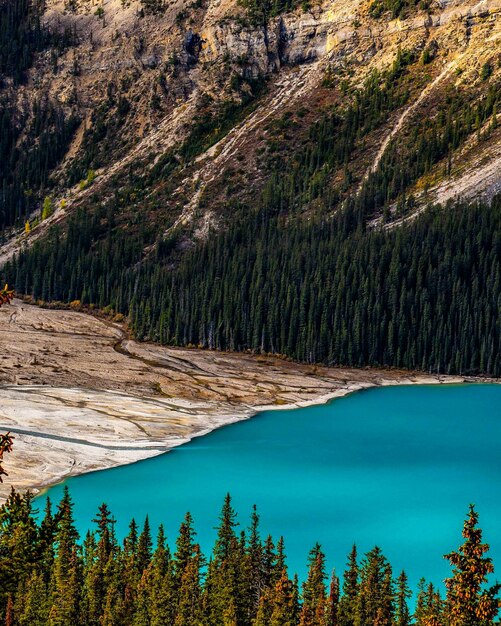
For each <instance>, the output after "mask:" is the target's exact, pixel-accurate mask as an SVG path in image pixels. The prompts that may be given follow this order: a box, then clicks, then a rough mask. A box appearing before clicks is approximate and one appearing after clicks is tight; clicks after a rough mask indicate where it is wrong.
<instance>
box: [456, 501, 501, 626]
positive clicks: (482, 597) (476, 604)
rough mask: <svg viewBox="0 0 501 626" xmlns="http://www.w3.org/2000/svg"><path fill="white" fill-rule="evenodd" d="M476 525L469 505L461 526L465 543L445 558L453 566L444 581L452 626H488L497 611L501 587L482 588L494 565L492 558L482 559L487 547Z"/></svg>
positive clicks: (474, 515) (472, 509)
mask: <svg viewBox="0 0 501 626" xmlns="http://www.w3.org/2000/svg"><path fill="white" fill-rule="evenodd" d="M477 524H478V513H477V512H476V510H475V507H474V506H473V505H470V509H469V513H468V517H467V518H466V521H465V523H464V526H463V537H464V539H465V541H464V543H463V544H462V545H461V546H460V547H459V549H458V551H457V552H451V553H449V554H447V555H446V556H445V558H446V559H448V560H449V561H450V563H451V565H452V567H453V570H452V577H451V578H448V579H447V580H446V587H447V612H448V615H449V623H450V625H451V626H490V625H491V624H493V623H494V618H495V617H496V615H497V614H498V611H499V599H498V593H499V590H500V589H501V585H499V584H495V585H492V586H491V587H486V586H485V584H486V583H487V577H488V575H489V574H492V573H493V572H494V566H493V564H492V560H491V558H490V557H487V556H484V555H485V554H486V553H487V552H488V550H489V546H488V544H486V543H483V542H482V530H481V529H480V528H479V527H478V526H477Z"/></svg>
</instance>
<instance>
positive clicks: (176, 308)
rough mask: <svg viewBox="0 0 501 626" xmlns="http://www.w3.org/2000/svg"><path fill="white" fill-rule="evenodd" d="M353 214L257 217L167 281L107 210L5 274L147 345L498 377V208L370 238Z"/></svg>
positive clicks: (185, 261) (197, 252) (433, 216)
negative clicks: (116, 323) (97, 315)
mask: <svg viewBox="0 0 501 626" xmlns="http://www.w3.org/2000/svg"><path fill="white" fill-rule="evenodd" d="M356 213H357V211H356V209H353V210H348V211H346V212H345V213H343V214H342V215H339V216H337V217H335V218H332V219H330V220H325V219H319V220H316V221H313V222H312V221H309V222H304V221H301V220H298V221H296V222H291V221H288V220H284V219H283V218H282V217H281V215H280V213H277V212H276V211H273V210H272V208H269V210H267V211H265V212H263V211H259V212H257V213H255V214H253V215H251V216H247V217H246V219H245V220H243V222H241V223H240V224H237V225H235V226H234V227H233V228H230V229H229V230H228V231H227V232H225V233H224V234H222V235H220V236H217V237H214V238H211V239H210V240H209V241H208V242H207V243H206V244H204V245H203V246H202V247H201V248H197V249H194V250H192V251H191V252H187V253H185V254H184V255H183V257H182V258H181V260H180V262H179V264H178V266H177V267H176V268H175V269H173V268H172V267H170V266H166V265H164V264H163V263H162V262H161V258H160V259H151V260H149V261H146V262H143V263H141V264H137V265H135V263H137V262H138V261H140V260H141V259H142V250H143V246H142V245H141V243H140V242H137V241H134V240H133V239H131V240H128V239H127V237H126V235H124V234H123V233H122V232H121V231H120V230H118V229H117V230H112V231H111V232H110V230H109V228H110V225H109V222H108V221H107V219H106V218H107V214H106V212H105V209H102V210H101V211H97V212H96V213H95V214H94V215H86V214H83V213H80V214H78V215H75V216H73V218H71V219H70V222H69V225H68V232H67V235H64V236H63V234H62V233H61V232H60V231H59V230H57V229H56V230H54V232H53V233H52V236H51V237H50V238H49V239H47V240H45V241H43V242H38V243H36V244H35V245H34V247H33V249H32V250H31V251H29V252H27V253H23V254H22V255H21V256H20V257H19V258H18V259H16V260H15V261H14V262H13V263H11V264H9V265H8V266H7V267H6V268H5V273H6V275H8V276H11V277H12V279H13V280H15V284H16V288H17V289H18V290H19V291H21V292H24V293H26V294H31V295H32V296H33V297H34V298H35V299H39V298H40V299H43V300H47V301H48V300H63V301H67V302H70V301H73V300H80V301H81V302H83V303H86V304H90V303H94V304H96V305H98V306H100V307H103V308H104V307H106V306H107V305H111V307H112V308H113V309H114V310H115V311H116V312H119V313H123V314H125V315H129V316H130V320H131V327H132V329H133V331H134V333H135V334H136V336H137V337H138V338H139V339H151V340H155V341H160V342H162V343H166V344H171V345H190V344H191V345H199V346H202V347H208V348H213V349H230V350H247V349H250V350H255V351H261V352H272V353H278V354H285V355H288V356H291V357H293V358H295V359H298V360H301V361H307V362H312V363H313V362H325V363H328V364H330V365H337V364H344V365H353V366H362V365H366V364H369V365H377V366H398V367H406V368H410V369H414V368H417V369H423V370H430V371H433V372H457V373H463V374H466V373H469V374H476V373H489V374H494V375H499V374H501V355H500V351H499V345H500V339H501V337H500V330H501V329H500V324H501V319H500V315H499V312H500V310H501V198H497V199H496V200H495V201H494V202H493V203H492V205H491V206H484V205H481V204H479V205H476V206H465V205H461V204H459V205H456V206H449V207H447V208H445V209H442V208H434V209H433V208H431V209H429V210H428V211H427V212H425V213H424V214H423V215H421V216H420V217H418V218H416V219H415V220H413V221H412V222H411V223H409V224H408V225H405V226H402V227H399V228H393V229H390V230H371V229H364V228H363V226H362V225H361V224H360V223H358V222H357V218H356ZM108 218H109V219H110V220H112V217H110V216H109V214H108ZM95 242H98V243H97V244H96V243H95ZM171 245H172V246H175V242H171ZM167 252H168V250H167V251H166V253H167ZM161 254H162V249H160V251H159V255H161Z"/></svg>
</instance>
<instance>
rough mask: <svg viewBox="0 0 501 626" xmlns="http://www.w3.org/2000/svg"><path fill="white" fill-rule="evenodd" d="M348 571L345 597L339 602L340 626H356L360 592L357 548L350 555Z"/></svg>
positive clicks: (344, 586)
mask: <svg viewBox="0 0 501 626" xmlns="http://www.w3.org/2000/svg"><path fill="white" fill-rule="evenodd" d="M347 565H348V569H347V570H346V571H345V572H344V576H343V595H342V597H341V599H340V602H339V626H354V624H355V616H356V607H357V600H358V592H359V568H358V561H357V547H356V546H355V545H354V546H353V548H352V549H351V552H350V554H349V555H348V564H347Z"/></svg>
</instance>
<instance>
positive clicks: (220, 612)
mask: <svg viewBox="0 0 501 626" xmlns="http://www.w3.org/2000/svg"><path fill="white" fill-rule="evenodd" d="M93 522H94V524H95V527H94V530H93V531H91V532H88V533H87V534H86V536H85V539H84V541H83V542H80V541H79V535H78V532H77V530H76V527H75V523H74V518H73V505H72V501H71V498H70V495H69V493H68V491H67V490H66V491H65V493H64V495H63V498H62V500H61V502H60V503H59V505H58V507H57V509H56V511H53V510H52V507H51V503H50V500H47V505H46V508H45V514H44V516H43V518H42V520H41V522H40V524H38V523H37V521H36V517H35V511H34V509H33V503H32V496H31V495H30V494H25V495H23V496H21V495H19V494H18V493H15V492H14V491H13V492H12V493H11V495H10V497H9V499H8V500H7V502H6V504H5V505H4V506H2V507H1V509H0V619H3V622H2V623H4V624H5V626H56V625H57V626H167V625H169V626H410V625H411V624H415V626H432V625H433V626H474V625H475V626H491V625H493V624H494V618H495V616H496V614H497V612H498V597H497V594H498V592H499V588H500V585H493V586H491V587H490V588H488V587H486V582H487V577H488V576H489V575H490V574H492V572H493V565H492V562H491V559H490V558H489V557H488V556H486V552H487V551H488V549H489V548H488V545H487V544H485V543H483V541H482V531H481V529H480V528H479V527H478V515H477V513H476V511H475V510H474V508H473V507H470V511H469V515H468V517H467V519H466V521H465V524H464V530H463V537H464V539H465V541H464V543H463V545H462V546H460V548H459V550H458V551H457V552H452V553H451V554H449V555H446V558H447V559H449V561H450V562H451V565H452V568H453V569H452V574H451V577H450V578H449V579H447V580H446V588H447V594H446V597H445V598H443V597H442V596H441V594H440V591H439V590H438V589H437V588H434V586H433V585H432V584H426V583H425V581H424V580H422V581H421V582H420V585H419V588H418V590H417V597H416V602H415V611H414V614H412V613H411V611H410V609H409V604H408V602H409V599H410V597H411V596H412V593H411V590H410V589H409V586H408V582H407V576H406V574H405V572H401V573H400V574H399V575H398V576H395V574H394V572H393V570H392V567H391V564H390V563H389V562H388V560H387V559H386V558H385V556H384V554H383V553H382V551H381V549H380V548H378V547H375V548H374V549H373V550H371V551H370V552H368V553H367V554H366V555H365V556H364V557H363V558H362V559H359V558H358V556H357V550H356V547H355V546H354V547H353V549H352V550H351V551H350V553H349V556H348V562H347V568H346V570H345V572H344V575H343V576H342V579H341V580H340V579H339V578H338V577H337V575H336V574H335V573H334V572H333V573H332V575H331V576H330V579H329V581H328V580H327V572H326V567H325V556H324V554H323V552H322V550H321V547H320V546H319V545H318V544H317V545H315V546H314V548H313V549H312V550H311V552H310V554H309V561H308V563H309V571H308V575H307V577H306V580H305V581H304V583H303V584H302V585H300V584H299V582H298V578H297V576H292V575H291V574H290V573H289V572H288V569H287V562H286V557H285V548H284V541H283V539H282V538H280V539H279V540H278V541H277V542H276V543H275V542H274V541H273V539H272V537H270V536H268V537H267V538H265V539H263V538H262V537H261V534H260V526H259V516H258V514H257V512H256V509H255V508H254V510H253V512H252V516H251V520H250V526H249V528H248V529H243V530H242V529H239V527H238V522H237V518H236V513H235V511H234V509H233V507H232V504H231V499H230V497H229V496H227V497H226V498H225V502H224V505H223V508H222V511H221V515H220V518H219V525H218V528H217V538H216V541H215V545H214V549H213V550H212V553H211V555H210V558H209V559H207V558H205V557H204V555H203V554H202V552H201V549H200V546H199V545H198V544H197V542H196V538H195V537H196V533H195V530H194V527H193V520H192V518H191V516H190V514H189V513H187V514H186V516H185V519H184V521H183V522H182V524H181V526H180V529H179V534H178V537H177V539H176V543H175V548H174V550H173V552H171V550H170V548H169V546H168V543H167V541H166V537H165V534H164V530H163V527H162V526H160V528H159V530H158V534H157V537H156V542H154V541H153V538H152V533H151V528H150V525H149V522H148V518H147V517H146V520H145V522H144V525H143V526H142V529H139V528H138V525H137V524H136V522H135V521H134V520H132V522H131V523H130V526H129V533H128V534H127V536H126V537H125V539H124V540H123V543H119V542H118V540H117V537H116V534H115V530H114V525H115V520H114V518H113V516H112V514H111V512H110V511H109V509H108V507H107V506H106V505H105V504H103V505H101V506H100V507H99V510H98V512H97V515H96V517H95V519H94V520H93ZM333 530H334V529H333ZM327 583H328V584H327Z"/></svg>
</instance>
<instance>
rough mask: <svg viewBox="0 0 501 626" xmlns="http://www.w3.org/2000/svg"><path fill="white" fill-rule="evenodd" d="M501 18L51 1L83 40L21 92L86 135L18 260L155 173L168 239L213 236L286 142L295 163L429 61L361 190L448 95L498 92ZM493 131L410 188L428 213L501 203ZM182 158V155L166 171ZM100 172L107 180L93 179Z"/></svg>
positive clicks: (377, 143)
mask: <svg viewBox="0 0 501 626" xmlns="http://www.w3.org/2000/svg"><path fill="white" fill-rule="evenodd" d="M500 6H501V3H500V0H482V1H481V2H478V3H477V2H475V1H470V0H452V1H450V2H449V1H438V2H433V3H432V4H431V5H430V6H428V7H427V8H420V7H419V6H416V7H412V8H408V10H407V11H406V12H405V13H404V15H405V16H402V17H400V18H397V19H392V17H391V15H390V14H389V13H387V12H384V11H383V12H382V14H380V15H378V16H377V17H374V10H373V6H372V5H371V4H370V3H368V2H366V1H363V0H344V1H343V2H342V3H334V2H332V1H330V0H329V1H326V2H322V3H315V4H313V5H312V6H310V7H309V8H308V9H307V10H301V9H299V8H298V9H297V10H295V11H294V12H291V13H285V14H282V15H279V16H277V17H273V18H271V19H269V20H268V21H267V22H266V23H261V24H257V25H256V23H253V22H252V20H250V19H249V17H248V15H247V12H246V10H245V9H244V8H243V7H242V6H240V5H239V4H238V3H237V2H234V1H233V0H229V1H228V0H203V1H201V2H194V3H192V4H190V5H188V4H187V3H186V1H183V0H173V1H172V2H170V3H168V4H167V5H166V6H165V7H164V10H162V11H161V12H159V13H155V14H151V13H148V11H145V10H144V7H143V5H142V4H141V2H139V1H138V0H131V1H129V2H122V0H104V1H102V2H101V1H97V0H78V2H76V3H71V6H69V3H68V2H67V1H66V0H65V1H63V0H47V6H46V11H45V13H44V18H43V19H44V21H45V23H46V24H47V26H48V27H49V29H50V30H51V31H52V32H60V33H61V32H67V33H72V42H71V44H70V45H68V46H66V47H64V48H63V49H58V50H54V49H47V50H45V51H44V52H42V53H40V54H38V55H37V57H36V59H35V62H34V64H33V67H32V68H31V69H30V70H29V73H28V78H27V81H26V82H25V84H23V85H20V86H18V87H15V88H14V87H7V89H9V92H10V94H11V97H12V98H13V99H14V100H15V102H16V105H17V107H18V109H19V110H24V111H26V112H27V114H28V112H29V109H30V106H31V103H32V102H33V101H34V100H36V99H39V98H42V97H47V98H49V99H50V100H51V101H53V102H54V103H57V106H58V107H61V109H62V110H63V111H65V113H66V114H67V115H73V116H75V118H76V119H77V120H78V127H77V129H76V130H75V132H74V133H73V135H72V138H71V141H70V142H69V145H68V149H67V151H66V154H65V156H64V157H63V158H62V159H61V161H60V163H59V165H57V166H56V167H55V168H54V170H53V172H52V175H51V179H52V184H53V187H52V189H49V190H48V191H47V192H46V193H47V194H49V193H50V194H51V196H52V198H53V205H54V207H55V208H56V211H55V213H54V215H52V216H51V217H49V218H48V219H46V220H45V221H44V222H42V224H41V225H38V226H36V227H35V228H32V229H31V232H30V233H29V234H27V235H26V234H24V235H22V237H21V239H20V238H19V234H17V235H15V236H14V238H13V239H10V241H9V242H8V243H7V245H6V246H4V256H3V258H4V259H5V258H8V256H9V255H11V254H12V252H13V251H15V250H16V249H18V247H19V245H21V244H22V245H24V244H25V243H28V244H29V243H30V242H32V241H34V240H36V239H37V238H38V237H40V236H43V234H44V233H45V231H46V228H47V226H49V225H50V224H51V223H53V222H54V221H64V220H65V219H66V216H67V215H69V214H71V213H72V212H73V211H74V209H75V207H78V206H79V205H83V206H86V205H92V203H93V202H95V200H96V198H97V197H99V198H101V199H102V198H105V197H107V196H108V195H110V194H112V189H113V188H116V187H117V186H118V187H120V186H121V185H122V184H123V181H124V180H125V178H126V177H127V176H130V174H131V172H134V173H138V172H141V174H142V175H145V176H146V178H145V180H144V182H143V184H144V185H146V186H147V187H149V188H150V191H149V197H155V198H157V200H156V202H155V206H154V208H152V207H151V206H149V209H148V210H151V211H155V219H157V218H158V223H159V225H160V228H161V229H162V231H163V232H164V234H167V233H169V232H172V231H173V230H175V229H178V228H180V227H181V228H184V229H186V230H187V231H188V230H189V231H190V235H189V237H190V238H191V239H193V238H195V239H196V238H197V237H203V236H205V234H206V233H207V230H208V228H209V226H210V225H215V226H216V227H217V225H218V224H220V223H221V222H222V221H224V219H227V217H226V215H227V214H226V213H225V208H224V207H225V206H227V204H228V199H229V197H230V198H231V200H232V201H233V200H235V199H237V198H245V197H248V196H249V194H250V195H251V196H252V194H254V193H255V192H256V189H259V188H261V187H262V185H263V184H264V182H265V181H266V177H267V174H268V167H269V159H266V158H264V157H265V156H266V155H269V153H270V150H271V148H270V145H271V144H272V143H274V142H275V143H276V142H277V141H278V142H279V143H280V142H281V141H282V144H283V145H282V151H283V150H285V151H287V150H290V151H291V154H293V152H294V150H295V146H296V145H297V143H298V142H300V141H301V138H302V137H304V136H307V133H308V129H309V128H310V127H311V124H313V123H314V122H315V120H317V119H320V118H321V117H322V116H323V115H324V114H325V112H326V111H329V110H332V107H339V106H343V103H345V102H348V101H349V98H350V94H352V93H353V90H355V89H357V88H360V87H361V85H363V83H364V81H365V80H366V79H367V77H368V76H369V75H371V73H373V72H374V71H376V70H377V71H379V72H384V71H385V69H387V68H389V67H391V65H392V63H394V61H395V59H396V57H397V56H398V55H399V54H402V53H406V54H407V53H408V54H410V55H411V56H412V58H413V59H414V65H413V66H412V68H411V70H409V72H410V73H409V77H408V79H407V91H408V97H407V99H406V102H405V103H404V104H403V105H402V106H400V107H398V108H397V110H395V111H394V112H393V113H392V114H391V115H390V116H389V117H388V119H386V120H385V121H384V123H383V124H381V125H380V126H379V127H378V128H376V129H374V131H373V132H372V133H370V134H369V136H368V137H367V138H366V139H364V141H363V143H361V144H360V146H359V149H358V150H356V151H355V152H354V154H353V155H352V157H351V162H350V175H351V181H352V182H351V183H350V193H356V190H357V189H358V188H359V186H360V185H361V184H362V183H363V181H364V179H365V178H366V177H367V176H368V175H369V173H370V172H371V171H373V170H375V169H377V166H378V164H379V163H380V161H381V158H382V157H383V156H384V154H385V149H386V148H387V146H388V145H389V144H390V143H391V142H395V141H398V140H399V138H400V139H402V140H404V141H405V136H406V134H407V133H409V132H410V131H411V129H412V125H413V123H414V121H415V120H416V119H420V118H422V116H423V115H428V116H430V117H431V118H432V117H433V116H434V115H435V113H436V110H435V107H436V106H437V103H439V102H440V101H441V100H443V98H444V97H446V96H445V95H444V94H446V93H447V90H449V89H451V88H453V87H454V88H458V89H463V90H465V91H467V92H468V93H469V94H470V95H469V96H468V97H470V98H471V99H472V101H475V100H481V99H482V98H484V97H485V96H486V93H487V89H488V86H489V85H495V89H498V86H499V77H500V58H501V57H500V49H501V46H500V42H501V28H500V20H499V10H500ZM486 74H488V76H487V77H486ZM496 81H497V82H496ZM298 111H299V112H300V113H301V114H300V115H296V113H297V112H298ZM287 115H295V117H294V132H293V133H292V139H291V137H290V136H288V134H289V135H290V134H291V133H290V132H289V131H287V129H285V130H283V129H282V130H280V128H279V130H278V131H277V124H278V126H280V124H281V123H282V122H283V120H284V119H285V118H284V116H285V117H287ZM492 126H493V127H492V129H491V132H490V133H489V136H488V137H483V140H482V141H480V135H481V130H482V129H479V132H478V133H477V135H476V136H475V135H472V137H471V138H470V139H469V140H468V141H466V142H464V143H463V144H462V145H461V146H460V147H458V149H457V152H456V153H455V154H454V155H451V156H449V162H450V163H449V167H447V168H444V167H443V163H442V162H441V163H439V164H437V165H436V166H434V169H433V168H432V171H429V172H428V173H427V176H426V177H425V178H419V179H418V180H417V181H414V182H413V183H412V185H410V187H409V189H408V192H409V193H413V194H415V196H416V198H417V199H418V201H419V198H420V196H421V195H423V194H424V193H425V194H426V199H427V200H429V198H430V197H431V198H433V199H437V200H446V199H448V198H450V197H452V196H456V195H458V194H459V195H464V196H466V197H471V196H475V195H479V194H487V195H489V196H492V195H493V193H495V192H496V191H499V180H500V178H501V173H500V170H501V135H500V131H499V128H498V127H497V125H492ZM194 129H195V131H194ZM282 131H283V132H282ZM277 133H278V134H277ZM187 141H188V144H189V147H188V148H186V146H187V143H186V142H187ZM181 147H183V150H182V158H180V159H177V161H176V162H175V165H174V166H172V167H170V168H167V169H165V165H164V164H165V162H167V163H170V159H172V158H177V157H178V156H179V151H180V148H181ZM456 154H457V158H456ZM155 168H156V169H155ZM162 168H164V169H162ZM88 170H93V171H95V179H94V174H93V175H92V180H91V181H87V182H84V183H82V182H79V181H81V180H85V179H86V175H87V172H88ZM159 170H160V172H166V173H165V174H162V173H160V174H158V171H159ZM339 175H340V174H339ZM336 176H338V174H336V173H335V172H333V174H332V177H333V181H335V180H336ZM228 188H229V189H230V192H228ZM417 206H419V202H418V204H417ZM130 207H134V198H131V199H130ZM131 210H132V211H136V210H141V209H140V207H135V208H132V209H131ZM416 210H418V209H416ZM159 216H161V218H159ZM34 217H35V215H32V216H31V218H29V219H33V218H34ZM127 219H130V213H127ZM376 221H377V218H376ZM16 232H17V233H18V232H19V231H16ZM12 234H15V233H12Z"/></svg>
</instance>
